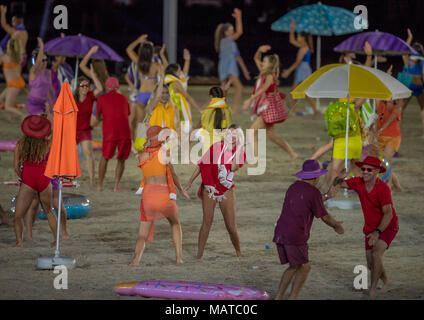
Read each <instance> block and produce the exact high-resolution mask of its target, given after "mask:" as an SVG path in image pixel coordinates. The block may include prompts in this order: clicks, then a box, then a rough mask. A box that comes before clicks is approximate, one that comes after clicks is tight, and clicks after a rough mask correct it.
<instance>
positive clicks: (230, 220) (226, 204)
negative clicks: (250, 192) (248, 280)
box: [219, 189, 243, 257]
mask: <svg viewBox="0 0 424 320" xmlns="http://www.w3.org/2000/svg"><path fill="white" fill-rule="evenodd" d="M225 197H226V198H227V199H224V200H222V201H221V202H220V203H219V207H220V208H221V212H222V216H223V217H224V222H225V227H226V228H227V231H228V233H229V235H230V239H231V242H232V243H233V246H234V249H235V250H236V255H237V257H242V256H243V255H242V254H241V250H240V238H239V235H238V232H237V224H236V195H235V192H234V189H231V190H228V191H227V192H225Z"/></svg>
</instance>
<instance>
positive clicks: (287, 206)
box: [273, 160, 344, 300]
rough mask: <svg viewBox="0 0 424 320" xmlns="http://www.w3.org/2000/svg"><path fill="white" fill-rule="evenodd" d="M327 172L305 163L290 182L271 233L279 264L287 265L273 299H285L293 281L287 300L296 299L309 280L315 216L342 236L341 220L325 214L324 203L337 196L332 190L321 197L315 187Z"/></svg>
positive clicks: (312, 163) (311, 161)
mask: <svg viewBox="0 0 424 320" xmlns="http://www.w3.org/2000/svg"><path fill="white" fill-rule="evenodd" d="M326 172H327V170H324V169H321V168H320V166H319V163H318V161H316V160H306V161H305V162H304V163H303V167H302V171H299V172H298V173H296V177H298V178H299V179H301V180H298V181H296V182H295V183H293V184H292V185H291V186H290V187H289V188H288V190H287V192H286V196H285V199H284V204H283V209H282V211H281V215H280V218H279V219H278V222H277V225H276V227H275V231H274V239H273V241H274V242H275V243H276V245H277V250H278V255H279V257H280V262H281V264H286V263H289V264H290V266H289V267H288V269H287V270H286V271H284V273H283V276H282V277H281V282H280V287H279V290H278V293H277V296H276V298H275V299H276V300H282V299H284V294H285V292H286V290H287V288H288V286H289V285H290V283H291V282H292V280H293V285H292V290H291V292H290V295H289V300H296V299H297V297H298V295H299V292H300V290H301V289H302V286H303V284H304V282H305V280H306V278H307V277H308V273H309V271H310V269H311V264H310V262H309V258H308V243H307V242H308V239H309V233H310V230H311V227H312V222H313V219H314V217H315V218H321V219H322V220H323V221H324V222H325V223H326V224H327V225H329V226H330V227H332V228H333V229H334V231H336V232H337V233H338V234H343V233H344V229H343V227H342V223H343V222H341V221H336V220H334V218H333V217H332V216H331V215H330V214H329V213H328V212H327V210H326V209H325V206H324V200H327V199H329V198H332V197H334V196H335V195H336V193H337V189H336V188H334V187H332V188H331V189H330V190H329V191H328V193H326V194H324V195H322V194H321V192H320V191H319V189H318V188H317V187H316V185H317V184H318V181H319V177H320V176H322V175H323V174H325V173H326Z"/></svg>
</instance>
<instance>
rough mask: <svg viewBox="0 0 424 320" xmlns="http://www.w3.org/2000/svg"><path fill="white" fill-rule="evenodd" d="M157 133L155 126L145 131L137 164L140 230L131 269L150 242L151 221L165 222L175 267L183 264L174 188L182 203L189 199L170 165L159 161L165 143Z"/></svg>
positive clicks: (151, 232)
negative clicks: (139, 169)
mask: <svg viewBox="0 0 424 320" xmlns="http://www.w3.org/2000/svg"><path fill="white" fill-rule="evenodd" d="M161 131H162V128H161V127H159V126H152V127H150V128H149V129H148V130H147V141H146V143H145V145H144V151H143V153H142V154H141V155H140V156H139V160H140V164H139V165H138V166H139V167H140V168H141V170H142V171H143V181H142V188H141V192H142V193H141V194H142V199H141V203H140V227H139V231H138V238H137V243H136V245H135V252H134V259H133V261H132V262H131V264H130V265H131V266H138V265H139V264H140V260H141V256H142V255H143V252H144V249H145V247H146V240H148V241H149V242H152V240H153V223H154V221H155V220H159V219H163V218H166V219H168V221H169V223H170V225H171V230H172V239H173V241H174V246H175V256H176V261H177V264H181V263H183V257H182V232H181V224H180V221H179V218H178V208H177V204H176V201H175V200H176V197H177V195H176V189H175V186H176V187H177V188H178V190H180V192H181V194H182V195H183V196H184V197H185V198H186V199H190V197H189V196H188V194H187V192H186V191H185V190H184V189H183V188H182V186H181V183H180V180H179V178H178V176H177V174H176V173H175V170H174V167H173V165H172V164H171V163H167V164H165V163H164V162H166V161H164V160H165V158H163V157H162V156H163V148H161V147H162V145H163V143H164V142H165V140H160V138H161V137H160V135H159V134H160V133H161Z"/></svg>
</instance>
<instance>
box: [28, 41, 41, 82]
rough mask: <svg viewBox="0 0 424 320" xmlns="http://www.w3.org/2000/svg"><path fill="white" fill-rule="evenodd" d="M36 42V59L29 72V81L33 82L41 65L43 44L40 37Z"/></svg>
mask: <svg viewBox="0 0 424 320" xmlns="http://www.w3.org/2000/svg"><path fill="white" fill-rule="evenodd" d="M37 41H38V53H37V58H36V59H35V63H34V65H33V66H32V67H31V69H30V70H29V77H30V80H34V79H35V77H36V75H37V71H38V68H39V67H40V66H41V64H42V63H43V57H44V43H43V40H42V39H41V38H40V37H38V38H37Z"/></svg>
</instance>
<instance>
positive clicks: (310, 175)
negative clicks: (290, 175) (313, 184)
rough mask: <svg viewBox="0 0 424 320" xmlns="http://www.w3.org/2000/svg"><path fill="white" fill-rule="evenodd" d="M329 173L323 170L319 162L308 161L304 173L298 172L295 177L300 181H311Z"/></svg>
mask: <svg viewBox="0 0 424 320" xmlns="http://www.w3.org/2000/svg"><path fill="white" fill-rule="evenodd" d="M327 172H328V170H326V169H321V167H320V165H319V163H318V161H316V160H306V161H305V162H304V163H303V165H302V171H299V172H297V173H296V174H295V176H296V177H298V178H299V179H304V180H309V179H315V178H318V177H320V176H322V175H323V174H326V173H327Z"/></svg>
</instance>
